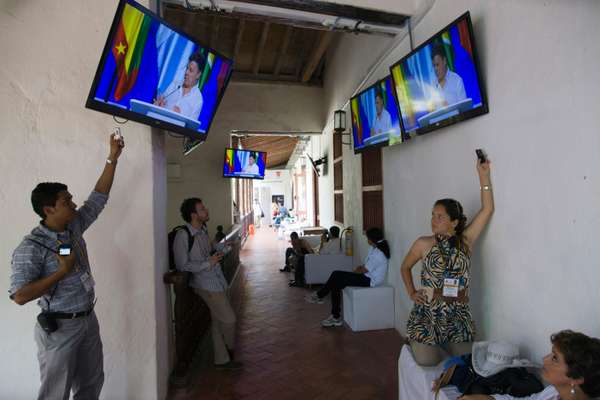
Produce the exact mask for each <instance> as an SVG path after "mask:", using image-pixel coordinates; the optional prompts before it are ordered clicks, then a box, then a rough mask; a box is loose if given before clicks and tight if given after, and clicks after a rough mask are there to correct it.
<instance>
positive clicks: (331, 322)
mask: <svg viewBox="0 0 600 400" xmlns="http://www.w3.org/2000/svg"><path fill="white" fill-rule="evenodd" d="M342 325H344V321H342V318H341V317H340V318H335V317H334V316H333V315H330V316H329V318H327V319H324V320H323V321H321V326H323V327H325V328H329V327H332V326H342Z"/></svg>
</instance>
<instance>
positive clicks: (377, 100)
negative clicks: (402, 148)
mask: <svg viewBox="0 0 600 400" xmlns="http://www.w3.org/2000/svg"><path fill="white" fill-rule="evenodd" d="M350 111H351V114H352V135H353V138H354V151H355V152H360V151H361V150H364V149H365V148H367V147H371V146H386V145H388V144H390V145H392V144H397V143H401V142H402V136H401V135H400V117H399V114H398V107H397V105H396V100H395V99H394V91H393V89H392V80H391V78H390V77H389V76H388V77H386V78H384V79H382V80H380V81H378V82H376V83H375V84H374V85H371V86H369V87H368V88H367V89H365V90H363V91H362V92H360V93H359V94H357V95H356V96H354V97H353V98H351V99H350Z"/></svg>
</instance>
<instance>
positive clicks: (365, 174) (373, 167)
mask: <svg viewBox="0 0 600 400" xmlns="http://www.w3.org/2000/svg"><path fill="white" fill-rule="evenodd" d="M361 156H362V200H363V204H362V207H363V229H364V230H365V231H366V230H367V229H369V228H380V229H383V168H382V165H381V147H379V148H375V149H369V150H367V151H365V152H363V153H362V155H361Z"/></svg>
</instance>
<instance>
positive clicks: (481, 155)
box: [475, 149, 487, 164]
mask: <svg viewBox="0 0 600 400" xmlns="http://www.w3.org/2000/svg"><path fill="white" fill-rule="evenodd" d="M475 154H477V158H478V159H479V163H481V164H483V163H485V162H487V158H486V156H485V153H484V152H483V150H481V149H477V150H475Z"/></svg>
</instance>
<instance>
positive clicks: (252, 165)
mask: <svg viewBox="0 0 600 400" xmlns="http://www.w3.org/2000/svg"><path fill="white" fill-rule="evenodd" d="M242 174H252V175H259V174H260V173H259V171H258V164H256V159H255V158H254V154H250V156H249V157H248V164H246V166H245V167H244V169H243V170H242Z"/></svg>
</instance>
